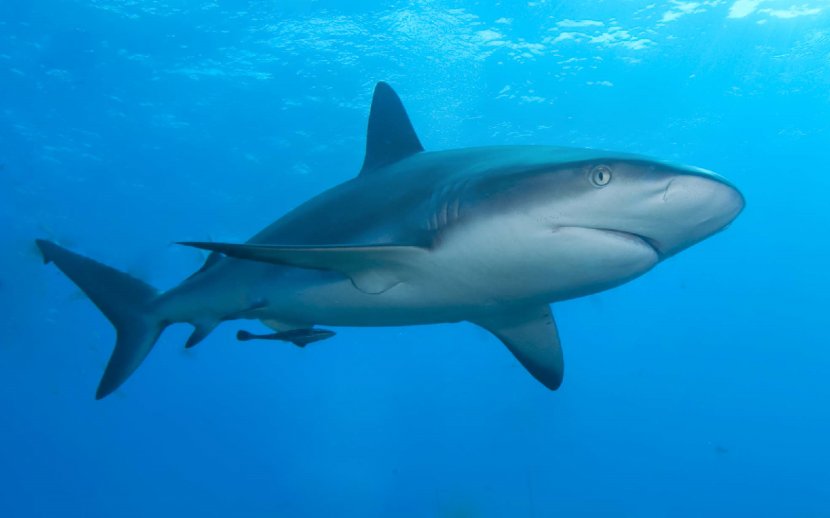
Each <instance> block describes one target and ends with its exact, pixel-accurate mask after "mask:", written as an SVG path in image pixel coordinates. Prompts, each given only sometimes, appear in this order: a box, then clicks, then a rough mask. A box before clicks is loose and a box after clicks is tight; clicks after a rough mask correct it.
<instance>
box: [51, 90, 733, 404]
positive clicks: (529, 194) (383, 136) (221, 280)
mask: <svg viewBox="0 0 830 518" xmlns="http://www.w3.org/2000/svg"><path fill="white" fill-rule="evenodd" d="M743 207H744V199H743V197H742V195H741V194H740V192H739V191H738V190H737V189H736V188H735V187H734V186H732V185H731V184H729V183H728V182H727V181H726V180H724V179H723V178H721V177H719V176H717V175H715V174H714V173H711V172H709V171H706V170H703V169H699V168H695V167H688V166H682V165H676V164H670V163H666V162H662V161H657V160H653V159H649V158H645V157H642V156H637V155H631V154H624V153H615V152H608V151H599V150H592V149H574V148H562V147H548V146H504V147H481V148H470V149H456V150H450V151H437V152H425V151H424V149H423V147H422V146H421V142H420V141H419V139H418V137H417V135H416V134H415V131H414V129H413V127H412V124H411V123H410V121H409V117H408V116H407V114H406V111H405V110H404V107H403V105H402V104H401V101H400V99H399V98H398V96H397V95H396V94H395V92H394V91H393V90H392V89H391V88H390V87H389V86H388V85H387V84H385V83H378V85H377V87H376V88H375V92H374V97H373V99H372V108H371V111H370V114H369V124H368V132H367V141H366V155H365V159H364V163H363V167H362V168H361V170H360V174H359V175H358V176H357V177H356V178H353V179H351V180H349V181H347V182H344V183H342V184H340V185H338V186H336V187H334V188H332V189H330V190H328V191H326V192H324V193H322V194H320V195H318V196H316V197H314V198H312V199H311V200H309V201H307V202H306V203H304V204H303V205H301V206H299V207H297V208H296V209H294V210H293V211H291V212H289V213H288V214H286V215H285V216H283V217H282V218H280V219H278V220H277V221H276V222H274V223H273V224H272V225H270V226H269V227H267V228H265V229H264V230H263V231H261V232H260V233H259V234H257V235H255V236H254V237H253V238H251V239H250V240H249V241H248V242H246V243H244V244H230V243H184V244H186V245H189V246H194V247H197V248H202V249H205V250H210V251H211V255H210V256H209V257H208V259H207V261H206V262H205V264H204V266H203V267H202V268H201V269H200V270H199V271H198V272H196V273H194V274H193V275H191V276H190V277H188V278H187V279H186V280H184V281H183V282H182V283H181V284H179V285H178V286H176V287H175V288H173V289H171V290H169V291H167V292H165V293H158V292H157V291H156V290H155V289H153V288H152V287H151V286H149V285H147V284H145V283H143V282H141V281H139V280H137V279H135V278H133V277H130V276H128V275H126V274H124V273H121V272H119V271H116V270H114V269H112V268H110V267H108V266H105V265H102V264H100V263H98V262H95V261H93V260H92V259H88V258H86V257H83V256H81V255H78V254H75V253H73V252H70V251H68V250H66V249H64V248H62V247H60V246H58V245H56V244H54V243H51V242H49V241H44V240H38V241H37V244H38V246H39V248H40V250H41V252H42V253H43V257H44V261H45V262H47V263H48V262H54V263H55V264H56V265H57V267H58V268H59V269H60V270H61V271H62V272H63V273H64V274H66V275H67V276H68V277H69V278H70V279H71V280H72V281H73V282H74V283H75V284H77V285H78V286H79V287H80V288H81V290H83V291H84V292H85V293H86V294H87V296H89V298H90V299H91V300H92V302H93V303H95V305H96V306H98V308H99V309H100V310H101V311H102V312H103V313H104V315H105V316H106V317H107V318H108V319H109V320H110V322H111V323H112V324H113V326H114V327H115V329H116V331H117V340H116V344H115V349H114V351H113V353H112V357H111V358H110V361H109V364H108V365H107V368H106V371H105V372H104V376H103V378H102V379H101V382H100V385H99V386H98V391H97V398H99V399H100V398H102V397H104V396H106V395H108V394H110V393H111V392H113V391H114V390H115V389H117V388H118V387H119V386H120V385H121V384H122V383H123V382H124V381H125V380H126V379H127V378H128V377H129V376H130V375H131V374H132V373H133V372H134V371H135V370H136V369H137V368H138V366H139V365H140V364H141V362H142V361H143V360H144V358H145V357H146V356H147V354H148V353H149V352H150V350H151V349H152V348H153V345H154V344H155V342H156V340H157V339H158V338H159V335H160V334H161V333H162V331H163V330H164V329H165V328H166V327H167V326H169V325H170V324H174V323H178V322H186V323H190V324H192V325H193V326H194V328H195V330H194V331H193V334H192V335H191V336H190V338H189V339H188V341H187V344H186V345H187V346H188V347H192V346H193V345H196V344H197V343H198V342H200V341H201V340H203V339H204V338H205V337H206V336H207V335H208V334H209V333H210V332H211V331H212V330H213V329H214V328H215V327H216V325H218V324H219V323H220V322H223V321H226V320H232V319H258V320H261V321H262V322H263V323H265V324H266V325H267V326H269V327H271V328H273V329H274V330H275V331H276V333H274V334H271V335H253V334H250V333H247V332H242V333H240V335H239V336H240V338H242V339H252V338H271V339H278V340H286V341H291V342H293V343H295V344H297V345H305V344H307V343H310V342H312V341H315V340H321V339H325V338H328V337H330V336H332V335H333V334H334V333H333V332H331V331H327V330H324V329H317V328H314V326H315V325H330V326H404V325H417V324H432V323H442V322H459V321H468V322H472V323H474V324H477V325H479V326H481V327H483V328H484V329H487V330H489V331H490V332H492V333H493V334H494V335H495V336H496V337H498V338H499V340H501V341H502V342H503V343H504V344H505V345H506V346H507V347H508V349H510V351H511V352H512V353H513V354H514V355H515V357H516V358H517V359H518V360H519V361H520V362H521V363H522V365H524V367H525V368H526V369H527V370H528V371H529V372H530V373H531V374H532V375H533V376H534V377H536V379H538V380H539V381H541V382H542V383H543V384H544V385H545V386H546V387H548V388H549V389H551V390H555V389H556V388H558V387H559V385H560V384H561V382H562V376H563V372H564V365H563V359H562V351H561V349H560V344H559V337H558V333H557V330H556V325H555V323H554V319H553V315H552V314H551V310H550V306H549V304H550V303H551V302H556V301H560V300H565V299H571V298H574V297H581V296H583V295H589V294H592V293H597V292H599V291H602V290H606V289H609V288H612V287H614V286H618V285H620V284H623V283H625V282H627V281H630V280H631V279H634V278H635V277H638V276H640V275H642V274H643V273H645V272H647V271H648V270H650V269H651V268H652V267H654V265H656V264H657V263H659V262H660V261H662V260H664V259H666V258H668V257H671V256H672V255H674V254H676V253H678V252H679V251H681V250H683V249H685V248H687V247H689V246H691V245H693V244H695V243H697V242H699V241H701V240H703V239H705V238H706V237H708V236H711V235H712V234H714V233H716V232H718V231H719V230H721V229H723V228H724V227H725V226H727V225H728V224H729V223H730V222H731V221H732V220H734V219H735V217H736V216H737V215H738V214H739V213H740V212H741V210H742V209H743Z"/></svg>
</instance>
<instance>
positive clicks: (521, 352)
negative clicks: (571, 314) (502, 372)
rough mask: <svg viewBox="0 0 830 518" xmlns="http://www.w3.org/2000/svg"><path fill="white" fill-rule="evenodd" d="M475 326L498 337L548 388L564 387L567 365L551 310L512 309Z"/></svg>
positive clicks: (479, 320)
mask: <svg viewBox="0 0 830 518" xmlns="http://www.w3.org/2000/svg"><path fill="white" fill-rule="evenodd" d="M474 323H475V324H477V325H479V326H481V327H483V328H484V329H487V330H488V331H490V332H491V333H493V334H494V335H496V337H497V338H498V339H499V340H501V341H502V343H504V345H506V346H507V348H508V349H509V350H510V352H511V353H513V356H515V357H516V359H517V360H519V363H521V364H522V366H524V368H525V369H527V371H528V372H529V373H530V374H532V375H533V377H534V378H536V379H537V380H539V381H540V382H541V383H542V384H543V385H544V386H546V387H547V388H549V389H551V390H556V389H558V388H559V386H560V385H561V384H562V378H563V376H564V374H565V363H564V359H563V357H562V348H561V346H560V343H559V333H558V332H557V330H556V322H555V321H554V319H553V313H551V310H550V306H547V305H545V306H532V307H524V308H518V309H516V308H510V309H507V310H505V312H503V313H500V314H497V315H492V316H490V317H488V318H484V319H478V320H476V321H475V322H474Z"/></svg>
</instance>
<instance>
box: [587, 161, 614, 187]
mask: <svg viewBox="0 0 830 518" xmlns="http://www.w3.org/2000/svg"><path fill="white" fill-rule="evenodd" d="M610 181H611V168H610V167H608V166H607V165H597V166H594V167H593V168H591V183H592V184H594V186H596V187H605V186H606V185H608V182H610Z"/></svg>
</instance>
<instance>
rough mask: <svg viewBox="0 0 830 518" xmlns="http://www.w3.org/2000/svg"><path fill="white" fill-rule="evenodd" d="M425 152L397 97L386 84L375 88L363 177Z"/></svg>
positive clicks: (362, 170) (367, 133) (361, 170)
mask: <svg viewBox="0 0 830 518" xmlns="http://www.w3.org/2000/svg"><path fill="white" fill-rule="evenodd" d="M423 150H424V147H423V146H422V145H421V141H420V140H418V135H416V134H415V129H414V128H413V127H412V123H411V122H409V116H408V115H407V114H406V109H405V108H404V107H403V103H401V100H400V98H399V97H398V94H396V93H395V91H394V90H392V87H391V86H389V85H388V84H386V83H384V82H382V81H381V82H380V83H378V84H377V86H375V94H374V96H373V97H372V109H371V111H370V112H369V128H368V130H367V132H366V157H365V158H364V159H363V167H362V168H361V169H360V174H365V173H368V172H371V171H373V170H375V169H379V168H381V167H383V166H387V165H389V164H392V163H395V162H397V161H398V160H403V159H404V158H406V157H408V156H410V155H414V154H415V153H419V152H421V151H423Z"/></svg>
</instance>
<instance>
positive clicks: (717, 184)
mask: <svg viewBox="0 0 830 518" xmlns="http://www.w3.org/2000/svg"><path fill="white" fill-rule="evenodd" d="M538 180H540V181H541V182H542V183H543V184H547V185H546V187H547V189H542V190H543V192H544V191H547V192H549V194H550V197H549V198H547V200H545V201H544V202H543V203H542V204H541V207H540V208H541V209H542V211H543V212H544V217H545V220H546V221H548V222H550V223H551V224H553V225H554V226H559V227H578V228H582V229H586V230H596V231H599V232H611V233H617V234H622V235H627V236H629V237H630V238H632V239H636V240H640V241H642V242H643V243H644V244H646V245H647V246H648V247H649V248H651V249H652V250H653V252H654V253H655V255H656V257H657V258H658V259H660V260H662V259H665V258H667V257H671V256H673V255H675V254H677V253H678V252H680V251H682V250H685V249H686V248H689V247H690V246H692V245H694V244H695V243H698V242H700V241H702V240H704V239H706V238H707V237H709V236H711V235H713V234H715V233H717V232H719V231H721V230H723V229H724V228H726V226H728V225H729V224H730V223H731V222H732V221H733V220H734V219H735V218H736V217H737V216H738V214H740V212H741V211H742V210H743V208H744V203H745V202H744V198H743V196H742V195H741V193H740V192H739V191H738V190H737V189H736V188H735V187H734V186H733V185H732V184H730V183H729V182H728V181H726V180H725V179H724V178H722V177H720V176H718V175H717V174H715V173H712V172H711V171H707V170H704V169H699V168H696V167H690V166H681V165H674V164H667V163H663V162H658V161H653V160H649V159H642V158H637V159H629V158H626V159H619V158H617V159H613V158H610V159H605V160H589V161H585V162H582V163H577V164H573V165H569V166H564V167H558V168H554V170H553V171H552V173H541V174H540V175H539V177H538Z"/></svg>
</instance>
